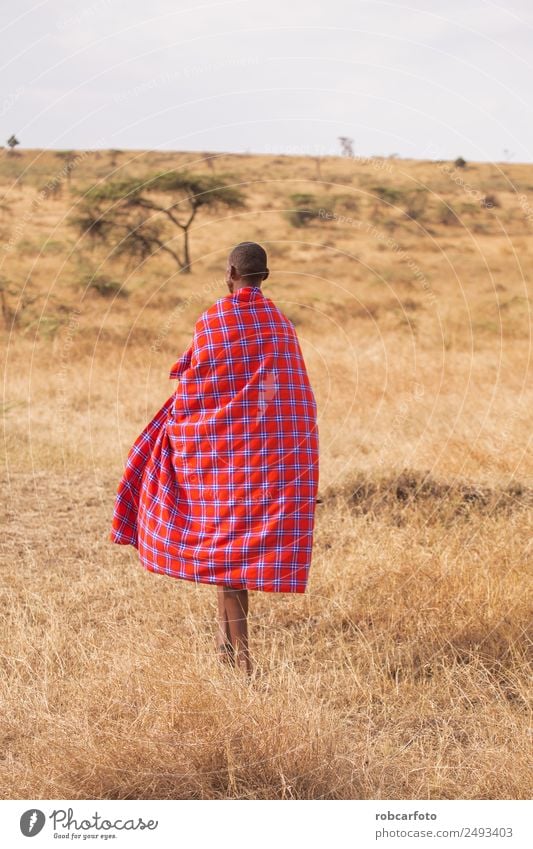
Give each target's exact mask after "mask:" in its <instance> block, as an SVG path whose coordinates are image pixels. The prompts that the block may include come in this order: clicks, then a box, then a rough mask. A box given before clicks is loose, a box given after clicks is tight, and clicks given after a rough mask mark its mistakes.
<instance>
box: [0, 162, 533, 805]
mask: <svg viewBox="0 0 533 849" xmlns="http://www.w3.org/2000/svg"><path fill="white" fill-rule="evenodd" d="M69 163H70V164H69ZM167 172H171V173H172V172H176V173H179V174H183V173H192V174H196V175H200V176H202V177H203V178H205V179H208V180H210V181H214V183H213V182H212V183H211V185H215V183H216V182H217V181H220V182H221V183H224V184H225V185H229V186H232V187H234V188H235V189H236V190H238V191H239V192H241V193H242V197H243V203H242V205H239V206H236V207H235V208H220V209H218V208H211V207H210V206H209V205H207V206H206V207H203V208H201V209H199V210H198V214H197V215H196V217H195V219H194V221H193V224H192V225H191V229H190V249H191V269H190V272H189V273H184V272H183V271H180V269H179V267H178V265H177V263H176V262H175V261H174V259H173V257H172V256H171V255H170V254H169V253H168V252H167V251H165V250H163V249H162V250H156V251H154V252H152V255H149V256H143V257H141V258H139V257H136V256H130V257H128V256H127V255H125V254H123V253H122V254H117V252H116V250H114V249H113V242H112V240H111V242H110V244H108V245H105V244H102V243H100V242H98V241H95V240H94V239H92V238H91V237H90V234H87V233H85V234H83V233H82V232H81V231H80V228H79V227H77V226H76V225H75V223H73V218H75V217H76V214H77V210H78V209H79V206H80V204H81V203H82V202H83V197H84V193H86V192H87V191H88V190H90V188H91V187H92V186H107V185H109V184H111V183H113V182H116V181H119V180H125V179H131V178H133V177H138V178H143V177H144V176H145V175H151V174H153V173H167ZM47 184H48V186H49V188H48V189H46V190H44V191H43V187H45V186H46V185H47ZM167 201H168V196H167ZM184 203H186V201H184ZM167 223H168V229H167V230H165V234H166V235H165V236H164V244H165V245H171V246H176V248H177V249H180V250H181V246H182V239H183V234H182V233H181V231H179V229H178V230H176V229H173V228H172V224H171V222H167ZM297 225H299V226H297ZM165 226H166V224H165ZM532 234H533V166H531V165H520V164H513V163H501V164H497V163H496V164H488V163H467V164H466V165H465V164H464V163H459V164H454V163H453V162H440V163H439V162H435V161H414V160H404V159H397V158H388V159H379V158H369V159H361V158H357V157H355V158H349V157H344V158H343V157H334V156H329V157H323V158H321V159H317V158H313V157H310V156H309V157H304V156H294V157H292V156H277V157H276V156H256V155H246V154H243V155H229V154H221V155H215V154H209V155H207V154H205V155H202V154H198V153H164V152H133V151H129V152H124V151H123V152H120V151H92V152H79V153H76V152H72V154H66V153H65V152H59V151H57V152H54V151H40V150H27V151H24V150H20V151H19V150H15V152H9V151H8V150H1V151H0V263H1V267H0V284H1V293H0V297H1V303H2V330H1V333H2V371H3V397H2V424H3V428H2V434H3V454H4V458H3V463H2V492H3V499H2V527H3V534H2V566H1V572H0V581H1V595H0V600H1V611H2V615H1V620H0V623H1V624H0V627H1V632H2V638H1V665H2V676H1V683H0V694H1V710H0V741H1V745H0V793H1V796H2V798H31V799H39V798H43V799H77V798H78V799H85V798H89V799H90V798H95V799H100V798H109V799H200V798H204V799H219V798H232V799H252V798H257V799H267V798H275V799H328V798H333V799H363V798H364V799H402V798H406V799H476V798H479V799H496V798H511V799H512V798H514V799H526V798H529V797H530V796H531V792H532V784H531V775H532V772H531V680H532V678H531V659H532V651H531V649H532V633H533V629H532V604H531V601H532V596H531V555H532V548H531V506H532V486H533V484H532V477H531V472H532V466H531V450H530V448H531V446H530V437H531V409H532V394H533V393H532V383H531V374H530V360H531V304H530V293H529V291H528V281H529V280H530V279H531V276H532V273H533V254H532V250H531V245H532ZM243 240H254V241H258V242H260V243H261V244H263V245H264V246H265V248H266V249H267V252H268V255H269V266H270V269H271V276H270V278H269V279H268V281H267V282H266V283H265V284H264V287H263V288H264V292H265V294H266V295H267V296H268V297H271V298H272V299H273V300H274V301H275V302H276V303H277V305H278V306H279V307H280V309H281V310H282V311H283V312H285V313H286V315H288V316H289V317H290V318H291V319H292V321H293V322H294V323H295V325H296V329H297V332H298V334H299V339H300V343H301V346H302V350H303V352H304V356H305V358H306V363H307V366H308V371H309V375H310V378H311V382H312V385H313V388H314V391H315V395H316V398H317V403H318V410H319V434H320V449H321V455H320V491H319V496H320V503H319V504H317V511H316V530H315V547H314V555H313V563H312V567H311V572H310V580H309V586H308V589H307V591H306V593H305V594H303V595H299V594H298V595H295V596H290V595H287V594H281V595H275V594H270V593H260V592H255V593H254V592H251V593H250V619H249V622H250V637H251V650H252V654H253V657H254V661H255V664H256V666H257V667H259V669H260V671H261V674H260V675H259V676H258V677H257V679H256V680H255V681H253V682H251V683H247V682H246V681H245V679H244V678H243V676H241V675H240V674H239V673H238V671H234V670H232V669H230V668H229V667H225V666H223V665H222V664H221V663H220V662H219V661H218V660H217V657H216V655H215V651H214V644H215V643H214V636H215V621H216V591H215V589H214V588H212V587H209V586H206V585H198V586H197V585H195V584H192V583H189V582H185V581H178V580H175V579H172V578H169V577H166V576H162V575H157V576H156V575H152V574H149V573H147V572H145V571H144V570H143V569H142V567H141V565H140V563H139V561H138V557H137V553H136V551H135V550H134V549H133V548H131V547H123V546H117V545H113V544H112V543H111V542H110V541H109V530H110V523H111V517H112V511H113V502H114V497H115V492H116V487H117V484H118V481H119V478H120V476H121V474H122V471H123V468H124V464H125V461H126V455H127V452H128V449H129V448H130V446H131V444H132V442H133V441H134V439H135V438H136V436H137V435H138V434H139V433H140V432H141V430H142V429H143V428H144V426H145V425H146V424H147V423H148V421H149V420H150V419H151V418H152V416H153V415H154V413H155V412H156V411H157V410H158V409H159V407H160V406H161V404H162V403H163V402H164V401H165V400H166V399H167V398H168V397H169V395H170V394H171V393H172V391H173V390H174V388H175V386H176V384H175V382H174V381H170V380H169V378H168V371H169V370H170V366H171V365H172V364H173V363H174V362H175V360H176V359H177V358H178V357H179V356H180V354H181V353H182V352H183V351H184V350H185V349H186V348H187V347H188V345H189V342H190V339H191V333H192V329H193V325H194V322H195V320H196V319H197V318H198V316H199V315H200V313H201V312H202V311H203V310H204V309H206V308H207V307H208V306H209V305H210V304H212V303H213V301H214V300H216V299H217V298H219V297H221V296H223V295H224V294H226V293H227V290H226V288H225V284H224V271H225V262H226V256H227V254H228V251H229V249H230V248H231V247H232V246H233V245H234V244H236V243H237V242H240V241H243Z"/></svg>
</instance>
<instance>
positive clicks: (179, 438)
mask: <svg viewBox="0 0 533 849" xmlns="http://www.w3.org/2000/svg"><path fill="white" fill-rule="evenodd" d="M170 377H171V378H178V377H179V378H180V382H179V384H178V389H177V390H176V392H175V393H174V394H173V395H172V396H171V397H170V398H169V399H168V400H167V401H166V402H165V404H164V405H163V406H162V407H161V409H160V410H159V411H158V412H157V413H156V415H155V416H154V418H153V419H152V421H151V422H150V424H149V425H148V426H147V427H146V428H145V429H144V431H143V432H142V433H141V434H140V436H139V437H138V438H137V439H136V440H135V443H134V444H133V446H132V447H131V449H130V451H129V453H128V459H127V464H126V469H125V471H124V474H123V476H122V479H121V481H120V484H119V487H118V492H117V496H116V500H115V508H114V515H113V522H112V530H111V534H110V539H111V540H112V541H113V542H116V543H119V544H123V545H128V544H131V545H134V546H135V547H136V548H137V549H138V552H139V556H140V560H141V563H142V565H143V566H144V567H145V568H146V569H148V570H149V571H151V572H159V573H164V574H167V575H171V576H172V577H175V578H185V579H187V580H191V581H198V582H202V583H209V584H225V585H227V586H231V587H235V588H238V589H250V590H264V591H267V592H304V591H305V589H306V585H307V580H308V574H309V567H310V562H311V550H312V543H313V525H314V515H315V502H316V494H317V487H318V428H317V420H316V402H315V398H314V395H313V391H312V389H311V386H310V383H309V379H308V375H307V371H306V368H305V364H304V360H303V356H302V352H301V349H300V345H299V342H298V338H297V336H296V331H295V329H294V325H293V324H292V323H291V322H290V321H289V320H288V319H287V318H286V317H285V316H284V315H283V314H282V313H281V312H280V311H279V310H278V308H277V307H276V306H275V305H274V303H273V302H272V301H271V300H270V299H269V298H267V297H265V296H264V295H263V293H262V291H261V289H260V288H258V287H255V286H246V287H244V288H242V289H238V290H237V292H235V293H234V294H230V295H226V296H225V297H223V298H220V299H219V300H218V301H217V302H216V303H215V304H214V305H213V306H212V307H211V308H210V309H208V310H207V311H206V312H204V313H203V315H202V316H201V317H200V318H199V319H198V321H197V323H196V326H195V330H194V335H193V341H192V344H191V347H190V348H189V349H188V350H187V351H186V352H185V353H184V354H183V356H182V357H181V358H180V359H179V360H178V361H177V363H175V364H174V366H173V367H172V369H171V371H170Z"/></svg>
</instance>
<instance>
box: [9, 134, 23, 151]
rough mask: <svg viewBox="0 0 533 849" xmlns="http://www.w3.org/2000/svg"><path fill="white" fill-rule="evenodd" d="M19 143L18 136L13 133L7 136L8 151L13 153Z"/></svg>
mask: <svg viewBox="0 0 533 849" xmlns="http://www.w3.org/2000/svg"><path fill="white" fill-rule="evenodd" d="M18 144H20V142H19V140H18V138H17V137H16V136H15V135H12V136H9V138H8V140H7V145H8V147H9V152H10V153H14V152H15V148H16V146H17V145H18Z"/></svg>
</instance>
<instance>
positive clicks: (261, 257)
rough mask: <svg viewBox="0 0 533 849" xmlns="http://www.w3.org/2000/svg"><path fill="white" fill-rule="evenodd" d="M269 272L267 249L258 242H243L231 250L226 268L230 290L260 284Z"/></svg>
mask: <svg viewBox="0 0 533 849" xmlns="http://www.w3.org/2000/svg"><path fill="white" fill-rule="evenodd" d="M268 274H269V271H268V268H267V255H266V251H265V249H264V248H262V247H261V245H258V244H257V243H256V242H241V243H240V244H239V245H236V246H235V247H234V248H233V250H232V251H231V252H230V255H229V256H228V265H227V268H226V284H227V286H228V289H229V290H230V292H234V291H235V290H236V289H241V288H242V287H243V286H260V285H261V283H262V281H263V280H266V279H267V277H268Z"/></svg>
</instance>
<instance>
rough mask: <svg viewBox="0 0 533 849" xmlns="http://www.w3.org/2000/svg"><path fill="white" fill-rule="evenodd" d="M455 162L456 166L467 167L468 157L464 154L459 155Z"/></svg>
mask: <svg viewBox="0 0 533 849" xmlns="http://www.w3.org/2000/svg"><path fill="white" fill-rule="evenodd" d="M453 164H454V165H455V167H456V168H466V159H463V157H462V156H458V157H457V159H456V160H455V162H454V163H453Z"/></svg>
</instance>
